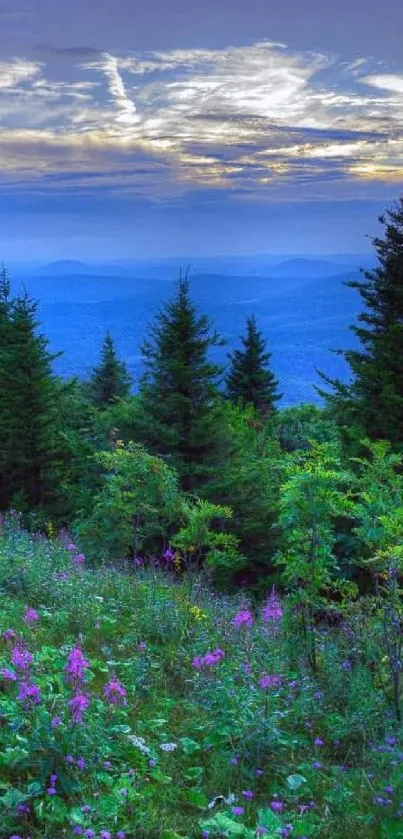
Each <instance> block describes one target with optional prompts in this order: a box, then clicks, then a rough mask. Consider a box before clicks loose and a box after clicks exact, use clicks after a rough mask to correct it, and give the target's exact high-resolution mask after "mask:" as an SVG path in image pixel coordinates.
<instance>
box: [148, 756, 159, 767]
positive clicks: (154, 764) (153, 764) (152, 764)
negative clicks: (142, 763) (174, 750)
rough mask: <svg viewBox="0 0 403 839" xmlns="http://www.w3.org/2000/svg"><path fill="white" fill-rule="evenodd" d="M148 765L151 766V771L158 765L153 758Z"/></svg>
mask: <svg viewBox="0 0 403 839" xmlns="http://www.w3.org/2000/svg"><path fill="white" fill-rule="evenodd" d="M148 765H149V767H150V768H151V769H153V768H154V766H156V765H157V761H156V760H153V759H152V758H151V760H149V761H148Z"/></svg>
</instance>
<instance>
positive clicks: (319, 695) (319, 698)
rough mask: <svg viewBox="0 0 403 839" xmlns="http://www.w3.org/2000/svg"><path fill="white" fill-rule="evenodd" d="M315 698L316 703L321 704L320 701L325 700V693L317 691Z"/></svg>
mask: <svg viewBox="0 0 403 839" xmlns="http://www.w3.org/2000/svg"><path fill="white" fill-rule="evenodd" d="M313 698H314V699H316V701H317V702H320V701H321V699H323V693H322V691H321V690H317V691H316V692H315V693H314V695H313Z"/></svg>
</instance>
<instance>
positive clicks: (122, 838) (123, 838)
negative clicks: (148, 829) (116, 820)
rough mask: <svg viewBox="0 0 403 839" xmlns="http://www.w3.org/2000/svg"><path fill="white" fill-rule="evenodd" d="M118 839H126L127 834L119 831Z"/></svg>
mask: <svg viewBox="0 0 403 839" xmlns="http://www.w3.org/2000/svg"><path fill="white" fill-rule="evenodd" d="M116 839H126V834H125V832H124V830H118V832H117V834H116Z"/></svg>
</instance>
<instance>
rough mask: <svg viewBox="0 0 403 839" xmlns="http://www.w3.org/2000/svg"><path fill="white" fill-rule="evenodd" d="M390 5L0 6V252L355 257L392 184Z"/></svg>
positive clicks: (398, 165)
mask: <svg viewBox="0 0 403 839" xmlns="http://www.w3.org/2000/svg"><path fill="white" fill-rule="evenodd" d="M402 5H403V4H401V3H400V2H399V0H384V2H383V3H382V4H379V2H375V0H348V2H347V0H340V1H339V2H338V3H337V4H330V3H325V2H323V0H321V2H319V0H304V2H301V0H283V2H281V3H276V4H274V3H271V2H270V0H242V2H239V0H215V2H212V0H205V2H203V4H201V3H200V4H196V3H194V2H192V0H172V2H171V1H170V0H149V1H148V2H147V3H144V2H141V3H140V2H135V0H85V2H83V0H69V2H67V3H62V2H55V0H12V2H11V0H8V2H7V0H5V2H3V5H0V189H1V198H2V200H1V202H0V215H1V218H0V224H1V226H0V256H1V257H2V258H4V259H5V260H6V261H7V260H10V259H12V260H14V259H16V258H18V259H31V258H32V259H33V258H35V259H41V258H42V257H43V258H44V260H46V259H54V258H62V257H73V258H90V257H95V256H97V257H99V258H113V257H119V256H120V257H131V256H133V257H134V256H150V257H151V258H155V257H160V256H169V255H175V254H181V253H186V254H190V253H193V254H200V255H203V254H212V253H256V252H268V253H270V252H272V253H295V252H298V253H304V252H306V253H313V252H318V253H325V252H329V251H332V252H334V251H336V250H341V251H355V250H356V251H359V252H363V251H364V250H366V249H367V248H368V247H369V244H368V240H366V238H365V234H373V233H374V232H375V230H376V218H377V215H378V214H379V212H380V211H381V210H382V208H383V207H384V206H385V204H388V203H390V202H391V201H392V200H393V199H394V198H396V197H397V196H398V195H399V193H401V192H402V184H403V55H402V50H401V43H402V40H403V9H402V8H401V6H402Z"/></svg>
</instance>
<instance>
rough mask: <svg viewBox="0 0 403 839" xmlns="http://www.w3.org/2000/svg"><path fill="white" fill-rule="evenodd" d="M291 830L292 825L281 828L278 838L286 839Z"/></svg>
mask: <svg viewBox="0 0 403 839" xmlns="http://www.w3.org/2000/svg"><path fill="white" fill-rule="evenodd" d="M293 830H294V828H293V826H292V824H286V825H285V826H284V827H282V828H281V830H280V836H281V837H282V839H288V837H289V836H290V834H291V833H292V831H293Z"/></svg>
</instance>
